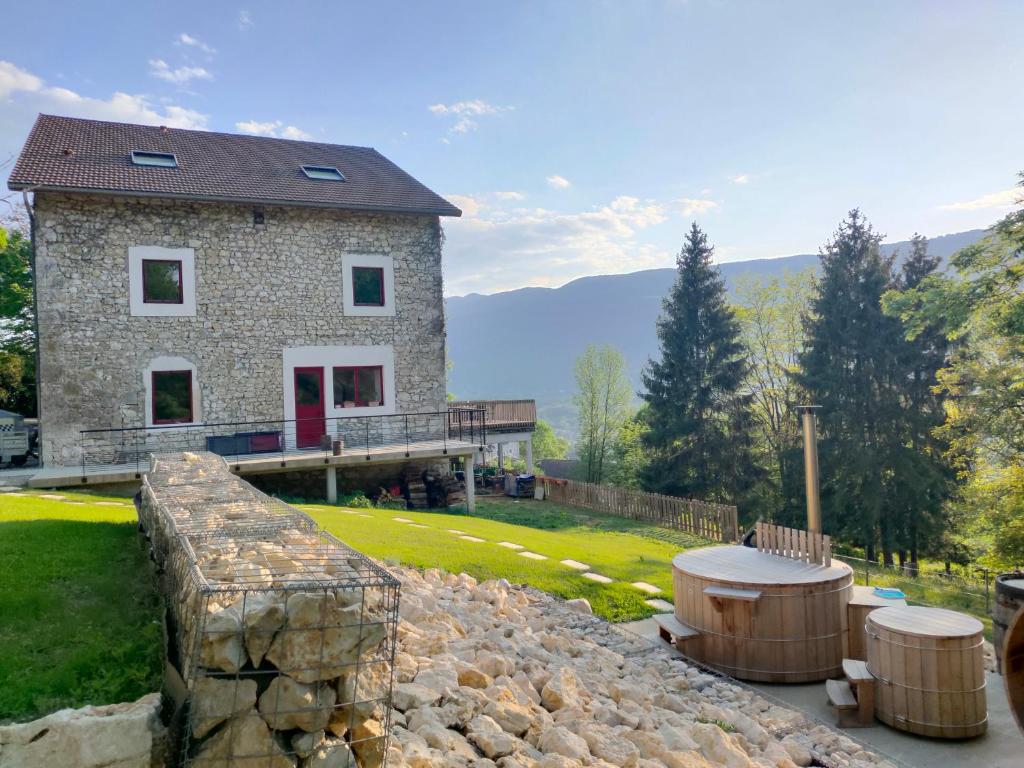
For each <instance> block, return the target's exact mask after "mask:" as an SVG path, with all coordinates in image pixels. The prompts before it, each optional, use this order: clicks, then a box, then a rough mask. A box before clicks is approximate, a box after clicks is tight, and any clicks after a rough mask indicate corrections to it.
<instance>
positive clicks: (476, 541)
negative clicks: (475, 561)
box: [459, 536, 484, 544]
mask: <svg viewBox="0 0 1024 768" xmlns="http://www.w3.org/2000/svg"><path fill="white" fill-rule="evenodd" d="M459 538H460V539H462V540H463V541H472V542H473V543H474V544H479V543H480V542H482V541H484V539H478V538H477V537H476V536H459Z"/></svg>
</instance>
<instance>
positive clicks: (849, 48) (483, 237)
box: [0, 0, 1024, 295]
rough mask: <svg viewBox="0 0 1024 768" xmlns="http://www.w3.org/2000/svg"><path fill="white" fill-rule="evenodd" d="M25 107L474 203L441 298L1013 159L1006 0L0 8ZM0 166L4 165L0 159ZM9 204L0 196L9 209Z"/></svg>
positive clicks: (881, 203)
mask: <svg viewBox="0 0 1024 768" xmlns="http://www.w3.org/2000/svg"><path fill="white" fill-rule="evenodd" d="M4 25H5V28H7V30H8V34H5V35H4V44H3V47H2V48H0V161H2V160H4V159H7V158H9V157H11V156H12V155H14V154H16V153H17V151H18V149H19V147H20V145H21V142H22V141H23V140H24V138H25V136H26V135H27V132H28V130H29V128H30V127H31V123H32V120H33V119H34V117H35V115H36V113H38V112H41V111H42V112H51V113H56V114H70V115H81V116H88V117H96V118H101V119H111V120H124V121H128V122H147V123H156V124H167V125H176V126H181V127H197V128H205V129H209V130H218V131H232V132H235V131H246V132H257V133H264V134H273V135H281V136H290V137H294V138H309V139H313V140H317V141H330V142H337V143H346V144H360V145H367V146H373V147H376V148H377V149H379V150H380V151H381V152H383V153H384V154H386V155H388V156H389V157H391V158H392V159H393V160H395V162H397V163H398V164H399V165H401V166H402V167H403V168H405V169H406V170H408V171H409V172H410V173H412V174H413V175H414V176H416V177H417V178H419V179H420V180H421V181H423V182H424V183H426V184H427V185H428V186H430V187H431V188H433V189H435V190H436V191H438V192H440V193H442V194H444V195H446V196H448V197H449V198H450V199H452V200H453V202H455V203H456V204H458V205H460V207H462V208H463V209H464V210H465V213H466V215H465V216H464V217H463V218H462V219H461V220H447V221H446V222H445V228H446V232H447V236H448V241H447V247H446V255H445V261H446V264H445V279H446V291H447V292H448V293H449V294H451V295H457V294H463V293H467V292H470V291H479V292H483V293H492V292H495V291H499V290H507V289H510V288H517V287H521V286H524V285H546V286H556V285H561V284H563V283H565V282H567V281H568V280H570V279H573V278H575V277H579V276H582V275H588V274H598V273H610V272H628V271H634V270H637V269H645V268H649V267H660V266H670V265H672V264H673V255H674V253H675V252H676V251H677V250H678V247H679V244H680V242H681V241H682V237H683V233H684V232H685V230H686V228H687V227H688V226H689V222H690V221H691V220H693V219H697V220H698V221H699V222H700V223H701V225H702V226H703V227H704V228H705V229H706V230H707V232H708V234H709V237H710V238H711V240H712V242H713V243H715V244H716V246H717V255H718V258H719V260H721V261H734V260H738V259H749V258H761V257H770V256H780V255H787V254H790V253H800V252H809V251H810V252H812V251H815V250H816V249H817V248H818V246H819V245H820V244H821V243H822V242H823V241H824V240H825V239H827V237H828V236H829V234H830V233H831V232H832V231H833V230H834V229H835V226H836V224H837V223H838V221H839V220H840V219H841V218H842V217H843V215H844V214H845V212H846V211H847V210H848V209H850V208H852V207H854V206H859V207H861V208H862V209H863V210H864V212H865V213H866V214H867V215H868V217H869V218H870V219H871V221H872V222H874V224H875V226H876V228H877V229H878V230H880V231H881V232H883V233H885V234H886V235H887V239H889V240H898V239H905V238H906V237H908V236H909V235H911V234H912V233H913V232H915V231H919V232H922V233H924V234H927V235H932V236H934V235H939V234H944V233H948V232H955V231H961V230H965V229H971V228H975V227H981V226H985V225H987V224H990V223H991V222H993V221H995V220H996V219H998V218H999V217H1000V216H1001V215H1003V214H1004V213H1005V212H1006V211H1007V210H1008V209H1009V207H1010V205H1011V204H1012V201H1013V195H1014V193H1013V189H1012V188H1013V185H1014V182H1015V180H1016V178H1015V174H1016V172H1017V171H1018V170H1022V169H1024V127H1022V126H1024V99H1021V98H1020V91H1021V88H1022V87H1024V86H1022V84H1024V46H1021V44H1020V35H1021V30H1024V3H1021V2H1003V3H995V2H977V1H975V0H972V1H971V2H966V1H964V2H939V1H938V0H931V1H929V2H864V1H858V2H824V1H822V0H818V1H817V2H792V1H790V2H787V1H780V2H762V3H755V2H729V1H728V0H720V1H717V2H712V1H709V0H689V1H688V2H684V1H683V0H629V1H628V2H627V1H626V0H622V1H621V2H597V1H590V2H570V1H569V0H557V1H556V0H552V1H551V2H511V1H509V2H501V3H499V2H480V1H479V0H478V1H477V2H458V1H452V0H450V1H449V2H445V3H421V2H408V3H390V2H374V3H365V2H360V3H350V2H321V3H314V2H289V3H282V2H274V3H256V2H252V3H242V4H234V3H229V2H216V3H214V2H209V0H207V2H203V3H195V2H181V1H180V0H179V1H178V2H174V3H140V2H131V3H129V2H105V3H101V2H89V3H70V2H62V3H55V2H47V1H46V0H35V1H34V2H32V3H17V4H6V8H5V11H4ZM7 170H9V166H8V167H7V168H5V169H3V170H0V174H3V175H4V176H5V175H6V172H7ZM4 207H5V206H4Z"/></svg>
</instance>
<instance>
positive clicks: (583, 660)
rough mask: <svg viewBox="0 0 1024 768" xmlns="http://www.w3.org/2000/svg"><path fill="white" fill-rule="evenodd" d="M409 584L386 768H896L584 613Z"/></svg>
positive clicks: (488, 593) (497, 593)
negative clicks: (819, 767)
mask: <svg viewBox="0 0 1024 768" xmlns="http://www.w3.org/2000/svg"><path fill="white" fill-rule="evenodd" d="M400 577H401V579H402V604H401V609H400V619H401V620H400V623H399V627H398V653H397V654H396V656H395V681H396V683H395V689H394V695H393V699H392V703H393V705H394V708H395V710H396V711H395V713H394V715H393V720H394V727H393V738H392V741H391V745H390V748H389V754H388V766H389V768H406V767H407V768H432V767H434V766H436V767H438V768H440V766H474V767H479V768H483V767H485V766H500V768H568V767H569V766H581V765H583V766H599V767H607V766H619V767H624V768H656V767H657V768H661V767H663V766H667V768H710V767H711V766H727V767H728V768H754V767H755V766H757V767H758V768H769V766H770V767H771V768H792V766H807V765H812V764H817V765H828V766H836V767H837V768H881V767H882V766H886V765H888V764H887V763H886V762H885V761H883V760H882V759H880V758H879V757H878V756H876V755H874V754H872V753H869V752H867V751H865V750H864V749H863V748H862V747H861V746H860V745H859V744H857V743H856V742H854V741H852V740H850V739H848V738H845V737H843V736H841V735H839V734H837V733H835V732H834V731H832V730H831V729H829V728H827V727H825V726H823V725H819V724H816V723H811V722H808V721H807V720H806V719H805V718H804V717H803V716H802V715H800V714H798V713H796V712H793V711H791V710H788V709H785V708H783V707H780V706H777V705H775V704H772V703H771V702H769V701H767V700H765V699H764V698H762V697H760V696H759V695H757V694H756V693H754V692H753V691H751V690H750V689H749V688H746V687H743V686H740V685H737V684H736V683H734V682H733V681H731V680H728V679H725V678H722V677H719V676H716V675H712V674H709V673H707V672H704V671H702V670H701V669H698V668H696V667H693V666H691V665H689V664H687V663H685V662H684V661H682V660H680V659H678V658H674V656H673V654H672V652H671V651H670V650H669V649H668V648H667V647H665V646H661V645H658V644H656V643H652V642H650V641H648V640H645V639H643V638H640V637H637V636H635V635H631V634H629V633H626V632H622V631H621V630H618V629H617V628H615V627H613V626H612V625H610V624H608V623H606V622H604V621H602V620H600V619H597V618H595V617H594V616H592V615H588V613H587V612H586V611H585V610H584V611H581V610H580V608H579V607H578V606H569V605H567V604H566V603H564V602H561V601H559V600H557V599H555V598H552V597H550V596H548V595H545V594H543V593H540V592H536V591H534V590H531V589H528V588H517V587H511V586H510V585H509V584H507V583H505V582H503V581H502V582H496V581H489V582H485V583H481V584H478V583H477V582H476V581H475V580H474V579H473V578H471V577H469V576H467V575H465V574H462V575H459V576H455V575H445V574H442V573H441V572H439V571H436V570H428V571H426V572H425V573H423V574H421V573H419V572H417V571H412V570H405V571H402V572H401V574H400ZM812 760H813V761H816V762H814V763H812Z"/></svg>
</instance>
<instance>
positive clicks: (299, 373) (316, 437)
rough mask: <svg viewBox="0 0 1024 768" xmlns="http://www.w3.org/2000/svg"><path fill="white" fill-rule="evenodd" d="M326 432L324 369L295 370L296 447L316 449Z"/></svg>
mask: <svg viewBox="0 0 1024 768" xmlns="http://www.w3.org/2000/svg"><path fill="white" fill-rule="evenodd" d="M325 432H326V425H325V424H324V369H323V368H296V369H295V445H296V447H298V448H314V447H317V446H319V445H320V437H321V436H322V435H323V434H324V433H325Z"/></svg>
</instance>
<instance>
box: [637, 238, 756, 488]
mask: <svg viewBox="0 0 1024 768" xmlns="http://www.w3.org/2000/svg"><path fill="white" fill-rule="evenodd" d="M713 253H714V249H713V248H712V247H711V246H710V245H709V244H708V240H707V236H706V235H705V234H704V232H703V231H701V229H700V227H698V226H697V225H696V224H694V225H693V227H692V228H691V229H690V231H689V232H688V233H687V235H686V242H685V243H684V245H683V248H682V250H681V251H680V252H679V255H678V256H677V257H676V267H677V269H678V275H677V276H676V281H675V284H674V285H673V287H672V291H671V293H670V294H669V295H668V297H667V298H666V299H665V302H664V306H663V311H662V315H661V317H660V318H659V319H658V338H659V339H660V342H661V359H660V360H657V361H651V362H650V363H649V365H648V367H647V369H646V370H645V371H644V373H643V382H644V386H645V388H646V392H644V393H643V394H642V397H643V399H644V400H645V401H646V402H647V405H648V408H647V409H645V418H646V419H647V422H648V425H649V429H648V430H647V432H646V433H645V434H644V438H643V439H644V443H645V444H646V445H647V446H648V447H649V448H650V449H651V454H652V455H651V461H650V463H649V465H648V466H647V467H646V468H645V472H644V477H643V482H644V485H645V487H647V488H648V489H650V490H654V491H658V492H661V493H669V494H673V495H677V496H688V497H694V498H701V499H707V500H718V501H725V502H728V503H739V504H742V503H743V501H744V499H745V497H747V495H748V494H749V492H750V489H751V486H752V485H753V482H754V479H755V478H756V477H757V470H756V469H755V466H754V462H753V457H752V451H751V444H752V431H753V424H752V420H751V418H750V413H749V407H748V405H749V403H748V397H747V396H745V395H743V394H742V393H741V390H740V388H741V386H742V385H743V382H744V379H745V377H746V374H747V362H746V355H745V350H744V347H743V343H742V341H741V340H740V326H739V323H738V322H737V320H736V318H735V316H734V314H733V312H732V310H731V309H730V308H729V306H728V305H727V303H726V293H725V283H724V281H723V280H722V276H721V274H720V273H719V271H718V269H717V268H716V267H715V266H714V265H713V264H712V263H711V257H712V254H713Z"/></svg>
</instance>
